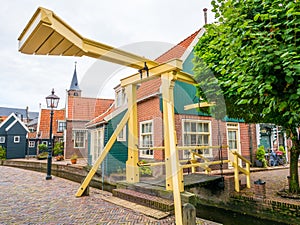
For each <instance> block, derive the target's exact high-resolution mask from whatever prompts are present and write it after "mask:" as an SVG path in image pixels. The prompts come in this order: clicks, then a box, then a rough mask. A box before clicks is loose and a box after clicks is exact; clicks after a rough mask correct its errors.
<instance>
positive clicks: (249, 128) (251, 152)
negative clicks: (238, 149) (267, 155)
mask: <svg viewBox="0 0 300 225" xmlns="http://www.w3.org/2000/svg"><path fill="white" fill-rule="evenodd" d="M248 134H249V152H250V162H251V163H253V140H252V129H251V124H249V127H248Z"/></svg>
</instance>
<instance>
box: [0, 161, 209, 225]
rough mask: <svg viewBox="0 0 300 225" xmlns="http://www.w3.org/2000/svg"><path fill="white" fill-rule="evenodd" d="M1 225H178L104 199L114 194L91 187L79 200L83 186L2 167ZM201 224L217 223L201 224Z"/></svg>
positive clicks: (170, 218)
mask: <svg viewBox="0 0 300 225" xmlns="http://www.w3.org/2000/svg"><path fill="white" fill-rule="evenodd" d="M0 174H1V175H0V224H1V225H10V224H14V225H19V224H27V225H35V224H47V225H54V224H70V225H71V224H74V225H75V224H99V225H104V224H109V225H113V224H123V225H125V224H128V225H129V224H138V225H139V224H140V225H142V224H149V225H152V224H159V225H163V224H168V225H170V224H174V216H169V217H167V218H165V219H162V220H155V219H153V218H150V217H147V216H145V215H144V214H142V213H139V212H136V211H133V210H131V209H127V208H125V207H122V206H119V205H116V204H112V203H111V202H108V201H105V200H104V199H105V198H107V197H109V196H111V193H109V192H106V191H101V190H98V189H95V188H90V196H85V197H80V198H76V197H75V193H76V191H77V189H78V188H79V184H78V183H75V182H72V181H69V180H66V179H62V178H59V177H55V176H53V177H52V180H46V179H45V177H46V174H43V173H38V172H34V171H29V170H23V169H19V168H13V167H5V166H0ZM197 224H213V223H210V222H205V221H202V220H201V221H197Z"/></svg>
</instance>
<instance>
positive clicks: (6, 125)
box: [0, 113, 29, 133]
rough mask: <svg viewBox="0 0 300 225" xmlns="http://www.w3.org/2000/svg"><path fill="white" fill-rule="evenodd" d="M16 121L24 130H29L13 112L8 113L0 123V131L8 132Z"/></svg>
mask: <svg viewBox="0 0 300 225" xmlns="http://www.w3.org/2000/svg"><path fill="white" fill-rule="evenodd" d="M16 123H18V124H19V125H20V126H21V127H22V128H23V129H24V130H25V131H26V132H29V130H28V128H27V127H26V126H25V125H24V123H23V122H22V121H21V120H20V119H19V118H18V117H17V116H16V115H15V114H14V113H12V114H10V115H9V117H7V118H6V120H5V121H3V123H1V125H0V132H1V133H2V132H8V131H9V130H10V129H11V128H12V127H14V126H15V124H16Z"/></svg>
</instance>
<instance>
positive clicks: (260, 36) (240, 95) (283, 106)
mask: <svg viewBox="0 0 300 225" xmlns="http://www.w3.org/2000/svg"><path fill="white" fill-rule="evenodd" d="M212 6H213V11H214V12H215V16H216V19H217V22H216V23H213V24H208V25H206V26H205V28H206V33H205V34H204V36H203V37H201V38H200V40H199V43H198V44H197V45H196V47H195V59H194V64H195V68H194V72H195V75H196V78H197V79H198V82H199V84H198V94H199V95H200V96H201V97H202V98H204V99H205V100H208V101H215V102H216V103H217V105H218V103H221V102H222V101H223V102H224V104H225V105H226V115H228V116H229V117H231V118H241V119H244V120H245V121H246V122H248V123H273V124H276V125H278V126H281V127H282V128H283V129H284V130H285V131H286V133H287V136H288V137H289V138H290V139H291V140H292V143H293V147H292V148H291V149H290V178H291V179H290V184H289V191H290V192H291V193H300V187H299V176H298V158H299V154H300V135H299V126H300V2H299V0H226V1H225V0H223V1H222V0H213V1H212ZM216 87H218V88H217V89H216ZM220 99H221V100H222V101H221V100H220ZM223 113H224V112H223Z"/></svg>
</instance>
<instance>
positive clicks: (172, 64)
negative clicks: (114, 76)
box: [121, 59, 182, 87]
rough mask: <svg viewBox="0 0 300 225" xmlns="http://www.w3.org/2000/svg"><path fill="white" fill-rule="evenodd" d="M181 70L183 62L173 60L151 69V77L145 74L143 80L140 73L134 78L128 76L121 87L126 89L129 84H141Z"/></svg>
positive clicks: (133, 76)
mask: <svg viewBox="0 0 300 225" xmlns="http://www.w3.org/2000/svg"><path fill="white" fill-rule="evenodd" d="M181 69H182V61H181V60H179V59H173V60H171V61H169V62H167V63H163V64H161V65H157V66H155V67H152V68H149V76H147V75H146V73H145V72H143V75H142V79H141V74H140V73H136V74H133V75H132V76H128V77H125V78H123V79H121V86H122V87H124V86H127V85H129V84H139V83H142V82H145V81H148V80H151V79H154V78H157V77H158V76H160V75H161V74H162V73H167V72H170V71H174V72H176V73H177V71H180V70H181ZM174 78H175V76H174Z"/></svg>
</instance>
